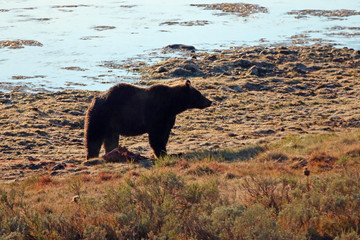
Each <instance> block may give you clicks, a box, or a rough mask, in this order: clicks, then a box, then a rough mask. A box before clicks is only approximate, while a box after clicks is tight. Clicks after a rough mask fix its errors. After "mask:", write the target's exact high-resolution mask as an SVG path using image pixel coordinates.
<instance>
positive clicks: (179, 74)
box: [170, 68, 193, 77]
mask: <svg viewBox="0 0 360 240" xmlns="http://www.w3.org/2000/svg"><path fill="white" fill-rule="evenodd" d="M170 74H171V75H172V76H174V77H189V76H192V75H193V73H192V72H190V71H187V70H185V69H183V68H176V69H174V70H173V71H171V72H170Z"/></svg>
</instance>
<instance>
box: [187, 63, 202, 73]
mask: <svg viewBox="0 0 360 240" xmlns="http://www.w3.org/2000/svg"><path fill="white" fill-rule="evenodd" d="M184 69H186V70H188V71H191V72H193V73H195V72H197V71H199V68H198V67H197V66H196V65H195V64H191V63H188V64H186V65H185V66H184Z"/></svg>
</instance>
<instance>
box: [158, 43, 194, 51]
mask: <svg viewBox="0 0 360 240" xmlns="http://www.w3.org/2000/svg"><path fill="white" fill-rule="evenodd" d="M165 48H169V49H173V50H186V51H195V50H196V49H195V47H194V46H190V45H184V44H170V45H167V46H166V47H165Z"/></svg>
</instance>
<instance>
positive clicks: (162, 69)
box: [155, 66, 168, 73]
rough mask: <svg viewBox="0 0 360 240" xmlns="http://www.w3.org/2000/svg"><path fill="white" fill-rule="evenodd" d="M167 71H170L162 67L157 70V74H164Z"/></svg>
mask: <svg viewBox="0 0 360 240" xmlns="http://www.w3.org/2000/svg"><path fill="white" fill-rule="evenodd" d="M167 71H168V70H167V69H166V68H165V67H163V66H160V67H158V68H157V69H156V70H155V72H157V73H163V72H167Z"/></svg>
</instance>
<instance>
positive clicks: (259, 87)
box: [242, 82, 265, 91]
mask: <svg viewBox="0 0 360 240" xmlns="http://www.w3.org/2000/svg"><path fill="white" fill-rule="evenodd" d="M242 88H244V89H246V90H248V91H262V90H264V89H265V88H264V87H263V86H262V85H261V84H259V83H250V82H247V83H245V84H244V85H243V86H242Z"/></svg>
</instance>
